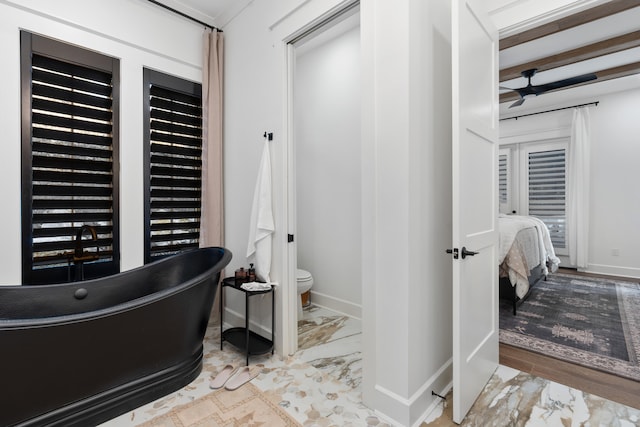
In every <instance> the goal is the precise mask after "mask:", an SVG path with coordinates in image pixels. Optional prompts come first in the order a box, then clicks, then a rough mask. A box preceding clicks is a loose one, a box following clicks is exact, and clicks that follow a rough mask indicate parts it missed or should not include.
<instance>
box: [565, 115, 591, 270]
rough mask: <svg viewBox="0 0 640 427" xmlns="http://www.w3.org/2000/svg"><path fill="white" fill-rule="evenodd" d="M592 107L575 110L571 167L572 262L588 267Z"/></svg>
mask: <svg viewBox="0 0 640 427" xmlns="http://www.w3.org/2000/svg"><path fill="white" fill-rule="evenodd" d="M590 152H591V135H590V122H589V109H588V108H587V107H583V108H576V109H574V110H573V124H572V130H571V142H570V145H569V161H568V170H567V178H568V179H567V181H568V182H567V184H568V188H567V193H568V194H567V200H568V203H567V205H568V206H567V223H568V230H567V235H568V243H569V262H570V264H571V265H573V266H576V267H578V268H586V267H587V266H588V261H589V169H590V165H591V160H590V158H591V156H590Z"/></svg>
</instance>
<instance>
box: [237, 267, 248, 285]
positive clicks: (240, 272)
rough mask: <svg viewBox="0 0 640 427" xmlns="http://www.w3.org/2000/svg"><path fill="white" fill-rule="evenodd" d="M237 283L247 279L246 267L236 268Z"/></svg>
mask: <svg viewBox="0 0 640 427" xmlns="http://www.w3.org/2000/svg"><path fill="white" fill-rule="evenodd" d="M235 278H236V283H242V282H246V281H247V270H245V269H244V267H240V268H239V269H237V270H236V275H235Z"/></svg>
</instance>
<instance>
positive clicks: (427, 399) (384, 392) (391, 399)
mask: <svg viewBox="0 0 640 427" xmlns="http://www.w3.org/2000/svg"><path fill="white" fill-rule="evenodd" d="M452 380H453V360H452V359H449V360H448V361H447V362H446V363H445V364H444V365H442V366H441V367H440V369H438V370H437V371H436V372H435V373H434V374H433V375H432V376H431V378H429V379H428V380H427V381H425V383H424V384H423V385H422V386H421V387H420V388H419V389H418V390H417V391H416V392H415V393H414V394H413V395H412V396H410V397H409V398H408V399H407V398H404V397H402V396H400V395H398V394H397V393H394V392H393V391H391V390H388V389H386V388H384V387H382V386H380V385H376V386H375V390H376V394H377V396H376V400H377V408H376V411H375V412H376V414H378V415H380V417H381V418H383V419H385V420H389V421H390V424H392V425H404V426H412V427H418V426H420V425H421V424H422V422H423V421H424V420H425V419H427V418H429V416H430V414H431V413H432V412H433V411H435V410H436V409H437V408H438V407H440V405H441V404H442V400H441V399H440V398H439V397H438V396H434V395H433V394H432V393H431V392H432V391H434V392H436V393H438V394H439V395H441V396H444V395H446V394H447V393H448V392H449V390H451V387H452V385H453V383H452ZM415 414H419V415H415Z"/></svg>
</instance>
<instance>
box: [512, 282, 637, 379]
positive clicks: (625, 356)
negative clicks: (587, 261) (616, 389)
mask: <svg viewBox="0 0 640 427" xmlns="http://www.w3.org/2000/svg"><path fill="white" fill-rule="evenodd" d="M638 307H640V283H634V282H623V281H609V280H605V279H600V278H590V277H582V276H572V275H566V274H552V275H549V277H548V278H547V281H540V282H539V283H538V284H536V285H535V286H534V287H533V288H532V291H531V295H530V296H529V298H528V299H527V300H526V301H524V303H523V304H522V305H521V306H520V308H518V314H517V315H516V316H514V315H513V312H512V306H511V304H510V303H509V302H507V301H500V342H502V343H504V344H508V345H512V346H515V347H520V348H524V349H526V350H531V351H535V352H537V353H541V354H544V355H547V356H551V357H556V358H558V359H563V360H567V361H570V362H573V363H578V364H581V365H584V366H587V367H590V368H595V369H599V370H603V371H606V372H609V373H613V374H616V375H619V376H623V377H627V378H631V379H633V380H637V381H640V366H639V364H638V358H639V357H640V309H639V308H638Z"/></svg>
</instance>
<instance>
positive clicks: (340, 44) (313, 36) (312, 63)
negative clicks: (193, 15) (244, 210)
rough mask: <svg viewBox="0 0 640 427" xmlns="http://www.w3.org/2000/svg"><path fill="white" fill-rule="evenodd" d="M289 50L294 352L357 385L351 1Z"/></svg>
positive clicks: (357, 196) (356, 80)
mask: <svg viewBox="0 0 640 427" xmlns="http://www.w3.org/2000/svg"><path fill="white" fill-rule="evenodd" d="M288 48H289V55H288V56H289V63H290V69H289V72H290V76H291V77H292V78H291V81H290V85H291V86H290V90H291V92H290V93H291V97H290V100H291V105H292V108H291V116H290V119H291V122H290V123H291V124H292V126H291V135H292V136H293V138H292V141H293V143H292V144H291V146H290V148H289V151H290V153H289V158H290V161H291V162H292V168H291V169H290V170H291V177H292V184H291V186H290V199H289V200H290V201H292V203H291V205H293V206H292V208H291V209H292V210H293V212H292V214H291V217H292V218H294V231H295V233H294V235H295V241H294V242H293V245H292V246H293V249H292V250H291V253H290V260H291V262H292V264H293V266H294V268H293V270H294V272H296V273H297V274H295V275H294V276H293V277H296V278H297V280H296V285H295V286H292V292H295V304H294V305H293V307H292V310H295V311H296V314H295V315H293V313H292V316H291V318H292V320H293V321H294V322H296V321H297V322H296V325H294V328H295V330H296V333H295V336H297V344H298V345H297V348H298V350H299V351H298V352H297V354H296V357H297V358H299V359H302V360H304V361H306V362H308V363H311V364H313V365H314V366H315V365H317V367H318V368H320V369H323V370H324V371H325V372H327V373H330V374H331V373H332V371H335V374H336V376H337V377H338V378H339V379H341V380H344V381H345V382H347V383H348V384H349V385H350V386H352V387H357V386H359V385H360V379H361V368H360V365H361V357H362V356H361V336H362V334H361V332H362V326H361V322H360V318H361V304H362V303H361V294H362V280H361V277H360V272H361V266H362V261H361V258H362V257H361V252H362V249H361V246H362V238H361V226H360V224H361V168H360V162H361V138H360V129H361V119H360V112H361V97H360V62H361V55H360V14H359V3H357V2H355V3H353V4H351V5H349V6H347V7H346V8H344V9H342V10H341V11H340V12H338V13H337V14H334V15H332V16H331V17H330V18H329V19H326V20H323V21H322V23H321V24H319V25H316V26H314V27H313V28H311V29H309V30H308V31H306V32H304V34H302V35H300V36H298V37H296V38H295V39H294V40H292V41H290V42H289V46H288ZM303 301H304V302H307V304H305V307H302V303H303ZM296 308H297V310H296ZM292 335H294V334H292Z"/></svg>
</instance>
